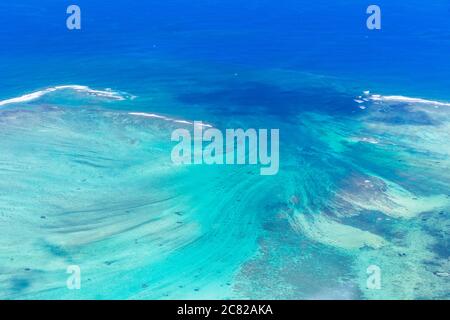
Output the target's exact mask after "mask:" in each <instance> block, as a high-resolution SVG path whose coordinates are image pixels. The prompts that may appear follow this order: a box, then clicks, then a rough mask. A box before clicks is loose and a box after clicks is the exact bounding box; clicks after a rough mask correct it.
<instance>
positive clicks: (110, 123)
mask: <svg viewBox="0 0 450 320" xmlns="http://www.w3.org/2000/svg"><path fill="white" fill-rule="evenodd" d="M70 4H72V3H66V2H64V1H52V0H45V1H31V0H23V1H20V2H17V3H16V2H14V3H1V4H0V21H1V22H2V27H1V28H0V44H1V45H0V298H2V299H233V298H239V299H449V298H450V282H449V278H448V277H449V273H450V262H449V261H450V260H449V254H450V253H449V252H450V251H449V248H450V244H449V229H450V225H449V214H450V170H449V168H450V146H449V144H448V141H450V92H449V90H448V88H450V59H448V57H449V55H450V23H449V20H448V17H449V13H450V3H449V2H448V1H443V0H435V1H433V3H430V4H428V3H427V4H426V5H424V4H423V2H422V1H418V0H410V1H404V0H396V1H392V0H390V1H387V0H380V1H377V4H378V5H379V6H380V7H381V10H382V29H381V30H375V31H374V30H372V31H371V30H368V29H367V27H366V19H367V14H366V9H367V6H368V5H370V4H371V3H364V2H361V1H350V0H342V1H339V3H330V2H329V1H322V0H318V1H314V3H310V2H309V1H303V0H296V1H290V0H284V1H276V2H274V1H268V0H258V1H256V0H252V1H245V2H242V1H235V0H229V1H211V0H208V1H206V0H199V1H193V2H192V1H191V2H189V1H181V0H168V1H154V0H151V1H145V2H144V1H134V0H129V1H126V2H125V1H85V0H77V1H76V4H77V5H79V6H80V8H81V13H82V29H81V30H73V31H69V30H68V29H67V28H66V24H65V20H66V18H67V14H66V8H67V6H68V5H70ZM193 121H203V122H204V123H205V124H208V125H210V126H212V127H214V128H217V129H220V130H225V129H226V128H244V129H247V128H267V129H272V128H275V129H279V130H280V170H279V172H278V174H277V175H273V176H261V175H260V171H259V169H260V168H259V166H253V165H184V166H183V165H182V166H180V165H175V164H174V163H173V162H172V160H171V151H172V148H173V147H174V143H173V142H172V141H171V133H172V132H173V131H174V130H176V129H179V128H186V129H192V127H193V126H192V122H193ZM73 265H76V266H79V267H80V270H81V288H80V289H79V290H70V289H69V288H68V287H67V283H66V282H67V279H68V277H69V276H70V275H69V274H68V273H67V272H66V271H67V268H68V266H73ZM371 266H376V267H377V268H378V269H379V270H380V272H381V274H380V284H381V286H380V287H379V288H378V289H373V288H372V289H371V288H370V285H369V286H368V280H369V279H370V277H371V275H370V274H368V268H369V270H371V269H370V267H371ZM369 273H370V272H369Z"/></svg>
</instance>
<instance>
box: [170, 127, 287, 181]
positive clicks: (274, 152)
mask: <svg viewBox="0 0 450 320" xmlns="http://www.w3.org/2000/svg"><path fill="white" fill-rule="evenodd" d="M205 127H207V126H206V125H204V124H203V123H202V122H201V121H195V122H194V128H193V135H191V131H189V130H187V129H177V130H175V131H173V132H172V141H176V142H178V144H177V145H176V146H175V147H174V148H173V149H172V154H171V158H172V161H173V163H175V164H179V165H180V164H195V165H200V164H207V165H214V164H216V165H223V164H227V165H236V164H237V165H244V164H249V165H257V164H259V165H261V168H260V174H261V175H275V174H277V173H278V170H279V160H280V156H279V140H280V133H279V129H271V130H270V137H269V130H267V129H259V130H256V129H247V130H245V131H244V130H243V129H226V130H225V137H224V135H223V133H222V132H221V131H220V130H218V129H216V128H208V129H206V130H204V128H205ZM269 148H270V152H269Z"/></svg>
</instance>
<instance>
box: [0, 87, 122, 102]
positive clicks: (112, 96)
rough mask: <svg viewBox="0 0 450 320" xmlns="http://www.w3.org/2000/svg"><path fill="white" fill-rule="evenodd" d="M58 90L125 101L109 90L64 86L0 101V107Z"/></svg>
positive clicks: (34, 98)
mask: <svg viewBox="0 0 450 320" xmlns="http://www.w3.org/2000/svg"><path fill="white" fill-rule="evenodd" d="M58 90H75V91H78V92H84V93H87V94H90V95H95V96H97V97H104V98H108V99H114V100H125V98H124V96H123V95H121V94H120V93H118V92H115V91H112V90H111V89H106V90H94V89H91V88H89V87H87V86H80V85H66V86H56V87H51V88H47V89H44V90H39V91H36V92H32V93H28V94H25V95H23V96H20V97H16V98H12V99H7V100H3V101H0V106H6V105H8V104H13V103H21V102H29V101H33V100H36V99H39V98H41V97H42V96H45V95H47V94H49V93H51V92H55V91H58Z"/></svg>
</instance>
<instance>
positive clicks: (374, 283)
mask: <svg viewBox="0 0 450 320" xmlns="http://www.w3.org/2000/svg"><path fill="white" fill-rule="evenodd" d="M366 271H367V275H368V277H367V282H366V284H367V289H371V290H380V289H381V269H380V267H379V266H376V265H371V266H369V267H368V268H367V270H366Z"/></svg>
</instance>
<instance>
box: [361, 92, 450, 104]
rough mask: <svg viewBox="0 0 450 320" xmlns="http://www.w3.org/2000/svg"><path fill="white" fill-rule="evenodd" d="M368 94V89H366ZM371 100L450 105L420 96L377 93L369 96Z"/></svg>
mask: <svg viewBox="0 0 450 320" xmlns="http://www.w3.org/2000/svg"><path fill="white" fill-rule="evenodd" d="M366 92H367V94H369V92H368V91H366ZM369 98H370V99H371V100H372V101H385V102H406V103H420V104H430V105H434V106H443V107H450V103H449V102H440V101H434V100H426V99H421V98H410V97H405V96H382V95H379V94H372V95H370V97H369Z"/></svg>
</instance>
